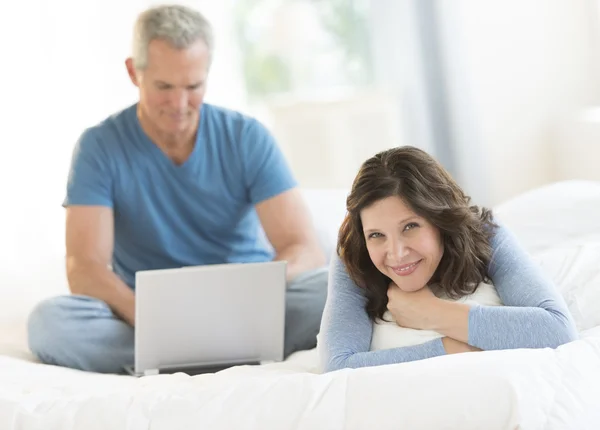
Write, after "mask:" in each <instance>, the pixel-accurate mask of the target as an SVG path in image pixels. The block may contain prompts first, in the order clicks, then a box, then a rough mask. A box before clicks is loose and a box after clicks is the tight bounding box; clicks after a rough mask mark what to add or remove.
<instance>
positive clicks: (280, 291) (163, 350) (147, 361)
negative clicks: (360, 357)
mask: <svg viewBox="0 0 600 430" xmlns="http://www.w3.org/2000/svg"><path fill="white" fill-rule="evenodd" d="M285 275H286V262H283V261H274V262H266V263H244V264H223V265H209V266H194V267H185V268H178V269H165V270H150V271H140V272H137V273H136V323H135V365H134V370H135V373H136V374H148V373H158V372H160V371H168V369H170V368H177V369H184V368H186V367H187V368H198V367H208V368H215V367H217V368H218V367H219V366H220V365H235V364H245V363H256V362H261V361H281V360H282V359H283V348H284V346H283V345H284V329H285V291H286V280H285Z"/></svg>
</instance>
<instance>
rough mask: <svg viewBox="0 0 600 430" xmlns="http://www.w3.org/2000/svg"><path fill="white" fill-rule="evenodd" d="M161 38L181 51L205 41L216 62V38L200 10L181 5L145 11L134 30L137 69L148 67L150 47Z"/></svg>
mask: <svg viewBox="0 0 600 430" xmlns="http://www.w3.org/2000/svg"><path fill="white" fill-rule="evenodd" d="M155 39H161V40H164V41H166V42H168V43H169V44H171V45H172V46H173V47H175V48H177V49H185V48H188V47H190V46H191V45H192V44H194V43H195V42H197V41H199V40H201V41H203V42H204V43H205V44H206V46H207V48H208V52H209V56H210V58H211V59H212V53H213V48H214V37H213V31H212V26H211V25H210V23H209V22H208V20H207V19H206V18H205V17H204V16H203V15H202V14H201V13H200V12H198V11H196V10H194V9H191V8H189V7H186V6H181V5H163V6H157V7H153V8H151V9H148V10H146V11H144V12H142V13H141V14H140V15H139V17H138V19H137V21H136V23H135V27H134V33H133V53H132V57H133V64H134V66H135V68H136V69H137V70H144V69H145V68H146V66H147V65H148V46H149V45H150V42H151V41H153V40H155Z"/></svg>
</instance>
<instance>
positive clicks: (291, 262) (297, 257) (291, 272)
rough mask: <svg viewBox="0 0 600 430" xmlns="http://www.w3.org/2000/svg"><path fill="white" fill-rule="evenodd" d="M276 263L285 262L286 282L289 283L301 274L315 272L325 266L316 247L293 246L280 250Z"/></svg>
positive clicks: (323, 258) (322, 256)
mask: <svg viewBox="0 0 600 430" xmlns="http://www.w3.org/2000/svg"><path fill="white" fill-rule="evenodd" d="M275 260H276V261H287V280H288V281H291V280H292V279H294V278H295V277H296V276H298V275H300V274H301V273H304V272H307V271H309V270H315V269H318V268H320V267H323V266H324V265H325V263H326V262H325V255H324V254H323V251H321V249H320V248H319V247H318V246H317V247H315V246H310V245H304V244H299V245H293V246H288V247H287V248H285V249H283V250H281V252H279V253H278V254H277V255H276V257H275Z"/></svg>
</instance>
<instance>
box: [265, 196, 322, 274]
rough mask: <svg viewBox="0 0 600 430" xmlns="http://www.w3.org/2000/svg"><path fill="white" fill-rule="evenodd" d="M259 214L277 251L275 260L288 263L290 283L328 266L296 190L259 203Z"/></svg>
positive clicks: (305, 208) (306, 211)
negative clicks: (314, 270) (304, 273)
mask: <svg viewBox="0 0 600 430" xmlns="http://www.w3.org/2000/svg"><path fill="white" fill-rule="evenodd" d="M256 212H257V213H258V217H259V218H260V222H261V224H262V226H263V229H264V230H265V233H266V235H267V238H268V239H269V242H271V244H272V245H273V248H275V253H276V256H275V260H285V261H287V262H288V266H287V278H288V280H291V279H293V278H295V277H296V276H298V275H299V274H301V273H303V272H306V271H308V270H312V269H317V268H319V267H321V266H324V265H325V255H324V254H323V251H322V250H321V247H320V245H319V241H318V240H317V236H316V233H315V230H314V227H313V225H312V221H311V218H310V214H309V212H308V209H307V207H306V205H305V204H304V201H303V200H302V196H301V194H300V191H299V190H298V189H297V188H292V189H290V190H288V191H285V192H283V193H281V194H279V195H277V196H275V197H271V198H269V199H267V200H265V201H263V202H260V203H258V204H257V205H256Z"/></svg>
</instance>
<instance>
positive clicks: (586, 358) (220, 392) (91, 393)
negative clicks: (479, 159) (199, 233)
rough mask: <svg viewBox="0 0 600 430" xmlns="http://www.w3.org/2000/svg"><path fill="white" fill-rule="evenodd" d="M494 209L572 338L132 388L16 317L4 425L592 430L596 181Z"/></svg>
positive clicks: (2, 342) (599, 236) (11, 325)
mask: <svg viewBox="0 0 600 430" xmlns="http://www.w3.org/2000/svg"><path fill="white" fill-rule="evenodd" d="M581 208H585V211H581V212H579V211H578V209H581ZM498 213H499V214H500V215H501V218H502V219H503V221H504V222H505V223H506V224H507V225H508V226H509V227H511V228H513V229H514V230H515V231H516V232H517V234H518V235H519V236H520V237H523V238H524V243H525V245H526V246H527V247H528V248H529V249H530V250H531V251H532V252H533V253H534V254H535V256H536V258H537V259H538V261H539V262H540V264H542V266H544V267H546V268H547V269H548V272H549V273H550V275H551V276H552V277H553V278H554V279H555V280H556V282H557V283H558V284H559V287H560V288H561V291H562V292H563V294H564V295H565V297H567V302H568V304H569V306H570V308H571V310H572V312H573V314H574V316H575V318H576V319H577V323H578V327H579V328H580V330H581V331H582V332H581V333H582V338H581V339H580V340H578V341H576V342H572V343H570V344H567V345H563V346H561V347H560V348H558V349H556V350H552V349H544V350H512V351H493V352H482V353H470V354H460V355H453V356H445V357H438V358H434V359H429V360H423V361H418V362H413V363H406V364H397V365H391V366H381V367H373V368H364V369H357V370H342V371H339V372H333V373H330V374H325V375H319V374H316V373H313V372H315V371H316V368H317V357H316V353H315V351H314V350H313V351H306V352H302V353H297V354H295V355H293V356H292V357H291V358H290V359H289V360H288V361H286V362H284V363H278V364H271V365H267V366H260V367H249V366H246V367H237V368H233V369H229V370H226V371H223V372H220V373H217V374H213V375H202V376H196V377H189V376H187V375H184V374H176V375H159V376H151V377H145V378H140V379H137V378H133V377H129V376H114V375H97V374H89V373H84V372H79V371H74V370H70V369H62V368H58V367H54V366H47V365H43V364H39V363H36V362H35V361H36V360H35V358H34V357H32V356H31V354H30V353H29V352H28V351H27V349H26V344H25V341H24V339H25V338H24V333H25V327H24V318H23V319H22V320H14V321H8V322H4V323H0V429H2V430H37V429H40V430H41V429H43V430H55V429H56V430H58V429H61V430H71V429H85V430H95V429H115V430H116V429H124V430H125V429H126V430H138V429H139V430H141V429H144V430H147V429H152V430H162V429H165V430H166V429H168V430H177V429H191V428H207V429H261V430H262V429H278V430H286V429H295V430H299V429H310V430H314V429H328V430H329V429H377V430H384V429H398V428H402V429H411V430H413V429H461V430H468V429H486V430H488V429H489V430H493V429H511V430H513V429H527V430H529V429H576V430H586V429H596V430H597V429H598V428H600V326H599V324H600V322H599V321H598V318H599V317H598V315H600V300H597V299H598V298H599V297H598V292H599V291H600V261H598V260H597V259H596V253H597V252H598V251H597V250H600V223H598V220H599V219H600V184H595V183H569V184H560V185H557V186H554V187H549V188H546V189H542V190H540V192H539V193H532V194H530V195H528V196H526V198H521V199H516V200H515V201H512V202H509V203H507V204H506V205H503V206H502V207H501V208H500V210H499V212H498ZM545 213H551V214H552V215H551V216H547V217H544V214H545ZM557 213H560V216H558V215H556V214H557ZM532 226H535V227H532ZM532 231H534V232H535V234H533V233H532ZM599 257H600V255H599Z"/></svg>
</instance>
